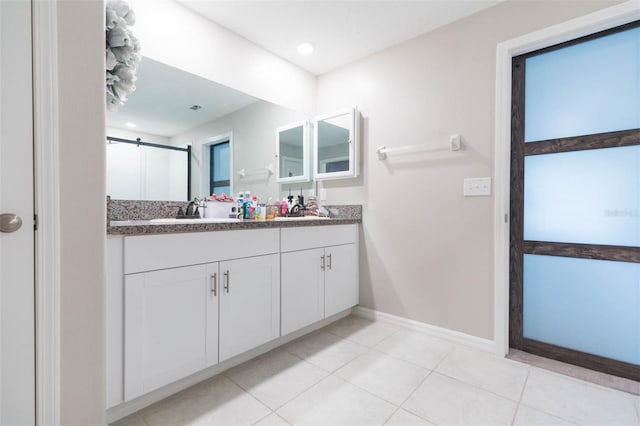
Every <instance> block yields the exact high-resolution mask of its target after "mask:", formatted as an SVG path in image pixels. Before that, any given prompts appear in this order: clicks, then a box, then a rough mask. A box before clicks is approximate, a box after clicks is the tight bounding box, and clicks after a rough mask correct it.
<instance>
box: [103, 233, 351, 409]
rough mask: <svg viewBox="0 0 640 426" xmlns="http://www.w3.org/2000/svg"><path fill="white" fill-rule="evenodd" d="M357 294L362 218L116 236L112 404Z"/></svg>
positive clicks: (314, 320) (270, 337)
mask: <svg viewBox="0 0 640 426" xmlns="http://www.w3.org/2000/svg"><path fill="white" fill-rule="evenodd" d="M357 301H358V225H357V224H348V225H323V226H301V227H283V228H265V229H250V230H229V231H222V230H221V231H215V232H193V233H182V234H177V233H176V234H154V235H138V236H113V235H110V236H109V237H108V238H107V407H109V408H110V410H120V409H122V407H125V406H135V407H138V408H139V407H141V406H144V405H145V403H144V402H141V401H146V404H147V405H148V402H149V401H157V400H158V399H159V398H161V397H166V396H167V395H168V394H169V392H175V391H176V390H179V389H180V386H182V385H183V384H184V383H186V382H191V381H192V380H197V379H195V377H198V378H200V380H202V379H201V378H202V377H206V376H207V375H208V374H215V373H211V372H212V371H218V372H219V371H223V370H224V369H225V368H228V367H229V366H232V365H234V363H236V362H238V359H246V357H248V356H251V355H250V354H251V351H254V352H256V353H257V352H259V350H261V349H260V347H264V346H262V345H264V344H269V345H275V344H278V343H277V342H278V340H277V339H280V340H282V342H285V341H287V339H289V340H290V339H291V336H288V337H281V336H284V335H285V334H289V333H291V332H293V331H296V330H301V329H303V328H305V327H306V326H314V324H315V325H317V324H318V323H319V322H321V321H322V320H324V319H326V318H329V317H331V316H332V315H333V314H336V313H342V312H344V311H345V310H348V309H349V308H350V307H352V306H354V305H356V304H357ZM241 354H242V355H241Z"/></svg>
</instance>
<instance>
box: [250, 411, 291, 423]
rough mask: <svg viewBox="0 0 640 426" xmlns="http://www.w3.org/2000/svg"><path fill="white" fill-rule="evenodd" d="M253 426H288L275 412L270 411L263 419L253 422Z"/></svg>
mask: <svg viewBox="0 0 640 426" xmlns="http://www.w3.org/2000/svg"><path fill="white" fill-rule="evenodd" d="M254 425H255V426H289V423H287V421H286V420H285V419H283V418H282V417H280V416H279V415H277V414H276V413H271V414H269V415H268V416H267V417H265V418H264V419H262V420H260V421H259V422H257V423H254Z"/></svg>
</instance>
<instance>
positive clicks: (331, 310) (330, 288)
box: [324, 244, 358, 317]
mask: <svg viewBox="0 0 640 426" xmlns="http://www.w3.org/2000/svg"><path fill="white" fill-rule="evenodd" d="M325 254H326V256H327V268H326V270H325V278H324V291H325V295H324V315H325V317H328V316H331V315H333V314H337V313H338V312H342V311H344V310H345V309H349V308H351V307H352V306H355V305H357V304H358V282H357V276H358V272H357V268H358V255H357V249H356V245H355V244H346V245H343V246H334V247H327V248H326V249H325Z"/></svg>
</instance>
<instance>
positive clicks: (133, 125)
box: [124, 122, 136, 129]
mask: <svg viewBox="0 0 640 426" xmlns="http://www.w3.org/2000/svg"><path fill="white" fill-rule="evenodd" d="M124 125H125V126H127V127H130V128H132V129H134V128H135V127H136V123H132V122H128V123H124Z"/></svg>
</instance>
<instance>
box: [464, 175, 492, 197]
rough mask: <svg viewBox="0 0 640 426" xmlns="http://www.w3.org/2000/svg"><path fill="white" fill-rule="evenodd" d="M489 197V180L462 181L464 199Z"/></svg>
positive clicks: (472, 179)
mask: <svg viewBox="0 0 640 426" xmlns="http://www.w3.org/2000/svg"><path fill="white" fill-rule="evenodd" d="M490 195H491V178H490V177H482V178H467V179H465V180H464V196H465V197H488V196H490Z"/></svg>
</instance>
